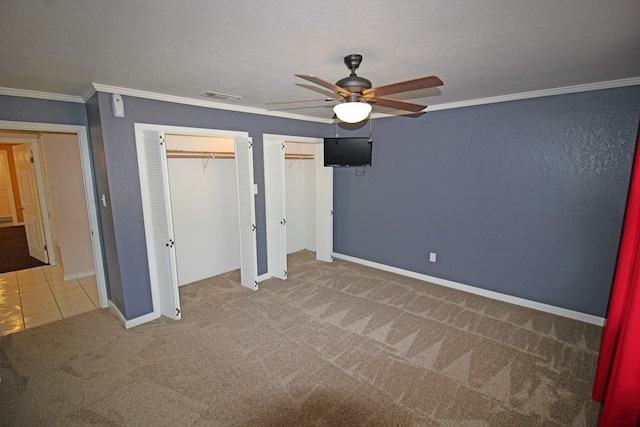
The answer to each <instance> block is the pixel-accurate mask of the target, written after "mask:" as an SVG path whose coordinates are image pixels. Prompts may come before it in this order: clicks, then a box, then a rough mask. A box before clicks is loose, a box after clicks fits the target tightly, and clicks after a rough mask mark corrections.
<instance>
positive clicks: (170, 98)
mask: <svg viewBox="0 0 640 427" xmlns="http://www.w3.org/2000/svg"><path fill="white" fill-rule="evenodd" d="M93 87H94V89H95V90H96V91H98V92H106V93H117V94H120V95H126V96H134V97H136V98H145V99H153V100H155V101H165V102H172V103H174V104H185V105H193V106H196V107H204V108H213V109H217V110H229V111H236V112H240V113H250V114H259V115H263V116H272V117H280V118H284V119H294V120H304V121H306V122H318V123H333V120H329V119H323V118H319V117H309V116H302V115H299V114H291V113H283V112H281V111H269V110H265V109H263V108H255V107H245V106H241V105H229V104H222V103H220V102H215V101H207V100H204V99H192V98H184V97H181V96H174V95H165V94H162V93H155V92H147V91H143V90H137V89H128V88H123V87H117V86H108V85H103V84H100V83H93Z"/></svg>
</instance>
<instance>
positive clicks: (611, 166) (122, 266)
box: [0, 86, 640, 319]
mask: <svg viewBox="0 0 640 427" xmlns="http://www.w3.org/2000/svg"><path fill="white" fill-rule="evenodd" d="M124 103H125V112H126V117H125V118H123V119H120V118H114V117H113V116H112V115H111V109H110V95H109V94H105V93H99V94H96V95H95V96H94V97H93V98H92V99H91V100H89V102H88V103H87V105H86V107H85V106H84V105H82V104H77V103H68V102H59V101H47V100H38V99H32V98H19V97H11V96H0V120H9V121H26V122H42V123H58V124H72V125H87V123H88V124H89V132H90V137H91V144H92V156H93V162H94V165H93V167H94V172H95V175H96V187H97V194H98V195H100V194H105V195H106V197H107V200H108V209H104V208H102V207H100V208H99V215H100V218H99V219H100V224H101V231H102V234H103V245H104V251H105V254H104V255H105V265H106V267H107V277H108V282H109V291H110V297H111V299H112V301H113V302H114V303H115V304H116V305H117V306H118V308H119V309H120V310H121V311H122V312H123V314H125V316H126V317H127V318H128V319H132V318H135V317H138V316H141V315H144V314H146V313H149V312H151V310H152V308H151V298H150V286H149V274H148V269H147V261H146V247H145V239H144V227H143V220H142V203H141V199H140V190H139V185H138V169H137V159H136V150H135V138H134V129H133V123H134V122H142V123H157V124H166V125H174V126H187V127H202V128H211V129H225V130H235V131H246V132H248V133H249V135H250V136H251V137H253V140H254V146H255V150H254V166H255V181H256V183H258V186H259V190H260V192H259V194H258V196H257V197H256V217H257V218H256V219H257V223H258V233H257V240H258V269H259V274H263V273H265V272H266V271H267V262H266V232H265V214H264V212H265V211H264V174H263V162H262V134H263V133H274V134H291V135H299V136H310V137H323V136H333V134H334V133H335V127H334V126H329V125H324V124H318V123H313V122H303V121H297V120H288V119H279V118H272V117H265V116H259V115H253V114H246V113H236V112H230V111H223V110H213V109H207V108H200V107H193V106H185V105H179V104H171V103H166V102H161V101H152V100H146V99H140V98H134V97H127V96H125V97H124ZM87 115H88V119H87ZM639 117H640V87H637V86H636V87H630V88H620V89H611V90H604V91H595V92H584V93H579V94H571V95H560V96H553V97H547V98H536V99H529V100H522V101H513V102H508V103H501V104H490V105H483V106H477V107H468V108H462V109H455V110H445V111H434V112H429V113H427V114H425V115H423V116H421V117H417V118H409V117H394V118H385V119H378V120H374V121H373V131H374V140H375V141H374V151H373V167H372V168H370V169H368V171H367V173H366V175H365V176H364V177H356V176H355V174H354V170H353V169H336V170H335V172H334V178H335V179H334V207H335V208H334V211H335V216H334V225H335V227H334V249H335V251H336V252H339V253H343V254H347V255H351V256H355V257H358V258H363V259H368V260H371V261H375V262H379V263H383V264H387V265H391V266H396V267H399V268H403V269H407V270H411V271H415V272H419V273H424V274H427V275H431V276H435V277H439V278H443V279H449V280H453V281H456V282H460V283H465V284H469V285H472V286H477V287H479V288H483V289H488V290H492V291H496V292H501V293H505V294H508V295H513V296H517V297H521V298H526V299H530V300H533V301H539V302H543V303H547V304H551V305H554V306H559V307H564V308H567V309H571V310H576V311H580V312H584V313H588V314H593V315H596V316H605V314H606V307H607V302H608V298H609V292H610V287H611V282H612V277H613V272H614V268H615V260H616V255H617V248H618V244H619V240H620V231H621V227H622V218H623V216H624V207H625V202H626V195H627V190H628V183H629V174H630V170H631V164H632V158H633V153H634V148H635V141H636V137H637V130H638V119H639ZM356 127H357V126H356ZM367 133H368V126H367V125H365V126H364V127H362V128H360V129H356V130H352V131H347V130H342V131H341V135H344V136H346V135H350V134H352V135H366V134H367ZM430 251H433V252H437V254H438V262H437V263H435V264H433V263H429V262H428V261H427V256H428V253H429V252H430Z"/></svg>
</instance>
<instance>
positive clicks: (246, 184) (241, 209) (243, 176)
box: [235, 137, 258, 290]
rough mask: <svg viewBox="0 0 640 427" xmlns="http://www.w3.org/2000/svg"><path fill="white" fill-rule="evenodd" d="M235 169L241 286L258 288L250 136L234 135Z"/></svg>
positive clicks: (251, 144)
mask: <svg viewBox="0 0 640 427" xmlns="http://www.w3.org/2000/svg"><path fill="white" fill-rule="evenodd" d="M235 150H236V170H237V178H238V214H239V215H238V218H239V222H240V276H241V279H240V281H241V283H242V286H246V287H247V288H249V289H253V290H256V289H258V282H256V277H257V276H258V263H257V260H256V214H255V200H254V191H253V189H254V182H253V143H252V142H251V139H250V138H247V137H236V138H235Z"/></svg>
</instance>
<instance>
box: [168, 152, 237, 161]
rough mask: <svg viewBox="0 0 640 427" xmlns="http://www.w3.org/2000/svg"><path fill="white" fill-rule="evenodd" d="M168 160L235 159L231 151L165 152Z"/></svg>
mask: <svg viewBox="0 0 640 427" xmlns="http://www.w3.org/2000/svg"><path fill="white" fill-rule="evenodd" d="M167 157H168V158H170V159H235V157H236V156H235V153H234V152H232V151H191V150H167Z"/></svg>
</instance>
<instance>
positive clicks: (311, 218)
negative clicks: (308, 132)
mask: <svg viewBox="0 0 640 427" xmlns="http://www.w3.org/2000/svg"><path fill="white" fill-rule="evenodd" d="M284 150H285V194H286V198H285V203H286V215H287V217H286V218H287V254H290V253H292V252H297V251H300V250H303V249H307V250H310V251H313V252H315V251H316V173H315V172H316V169H315V168H316V166H315V161H314V158H313V154H314V151H315V144H309V143H301V142H289V141H285V147H284ZM297 154H302V156H298V158H296V155H297Z"/></svg>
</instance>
